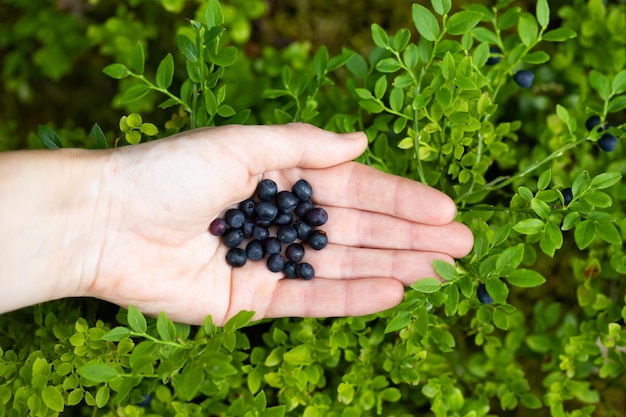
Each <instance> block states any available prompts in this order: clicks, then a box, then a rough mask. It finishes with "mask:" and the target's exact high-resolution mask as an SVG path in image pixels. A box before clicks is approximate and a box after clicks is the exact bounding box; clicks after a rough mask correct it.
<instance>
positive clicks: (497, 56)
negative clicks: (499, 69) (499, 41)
mask: <svg viewBox="0 0 626 417" xmlns="http://www.w3.org/2000/svg"><path fill="white" fill-rule="evenodd" d="M489 52H490V54H491V56H490V57H489V59H488V60H487V62H486V64H487V65H496V64H497V63H498V62H500V60H501V59H502V50H501V49H500V48H498V47H497V46H492V47H491V48H489Z"/></svg>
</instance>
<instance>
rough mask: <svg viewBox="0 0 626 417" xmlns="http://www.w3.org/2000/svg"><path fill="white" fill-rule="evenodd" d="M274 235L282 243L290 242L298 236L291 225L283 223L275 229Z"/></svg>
mask: <svg viewBox="0 0 626 417" xmlns="http://www.w3.org/2000/svg"><path fill="white" fill-rule="evenodd" d="M276 237H277V238H278V240H280V241H281V242H282V243H291V242H293V241H294V240H296V238H297V237H298V232H296V229H294V227H293V226H289V225H288V224H285V225H283V226H280V227H279V228H278V230H277V231H276Z"/></svg>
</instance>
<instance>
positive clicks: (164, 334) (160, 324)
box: [156, 311, 176, 341]
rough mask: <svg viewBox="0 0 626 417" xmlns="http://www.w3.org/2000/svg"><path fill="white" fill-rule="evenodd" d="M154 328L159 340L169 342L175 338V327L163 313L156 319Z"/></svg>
mask: <svg viewBox="0 0 626 417" xmlns="http://www.w3.org/2000/svg"><path fill="white" fill-rule="evenodd" d="M156 328H157V332H158V333H159V336H160V337H161V340H165V341H171V340H174V339H175V338H176V326H174V322H173V321H172V320H170V319H169V318H168V317H167V315H166V314H165V312H163V311H161V312H160V313H159V316H158V317H157V322H156Z"/></svg>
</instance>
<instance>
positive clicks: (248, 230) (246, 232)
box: [241, 220, 256, 239]
mask: <svg viewBox="0 0 626 417" xmlns="http://www.w3.org/2000/svg"><path fill="white" fill-rule="evenodd" d="M255 227H256V225H255V224H254V223H253V222H252V220H246V221H245V222H244V224H243V227H242V228H241V230H243V238H244V239H250V238H251V237H252V233H253V232H254V228H255Z"/></svg>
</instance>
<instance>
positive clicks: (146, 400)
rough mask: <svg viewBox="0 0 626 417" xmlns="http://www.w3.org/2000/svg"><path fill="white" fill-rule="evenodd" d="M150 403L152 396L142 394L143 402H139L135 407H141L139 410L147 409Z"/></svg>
mask: <svg viewBox="0 0 626 417" xmlns="http://www.w3.org/2000/svg"><path fill="white" fill-rule="evenodd" d="M151 402H152V395H150V394H144V395H143V400H141V402H139V403H137V407H141V408H146V407H149V406H150V403H151Z"/></svg>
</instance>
